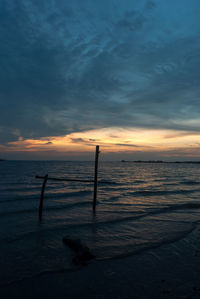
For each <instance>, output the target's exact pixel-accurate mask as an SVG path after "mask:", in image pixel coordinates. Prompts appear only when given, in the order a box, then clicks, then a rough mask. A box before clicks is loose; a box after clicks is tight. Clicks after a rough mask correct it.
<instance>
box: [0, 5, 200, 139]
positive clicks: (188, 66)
mask: <svg viewBox="0 0 200 299" xmlns="http://www.w3.org/2000/svg"><path fill="white" fill-rule="evenodd" d="M199 13H200V3H199V1H198V0H192V1H187V0H183V1H178V0H177V1H172V0H169V1H165V0H160V1H159V0H157V1H146V0H143V1H131V0H130V1H129V0H126V1H119V0H109V1H108V0H105V1H94V0H93V1H92V0H87V1H80V0H79V1H78V0H74V1H64V0H60V1H55V0H52V1H44V0H40V1H39V0H34V1H33V0H32V1H31V0H26V1H25V0H20V1H19V0H9V1H8V0H2V1H1V2H0V82H1V86H0V136H1V142H2V143H3V142H6V141H11V140H16V139H18V138H19V137H23V138H30V137H31V138H39V137H45V136H54V135H64V134H67V133H70V132H73V131H81V130H84V129H93V128H99V127H107V126H120V127H125V126H129V127H131V126H133V127H148V128H171V129H182V130H194V131H195V130H199V124H200V123H199V112H200V104H199V103H200V102H199V95H200V87H199V86H200V85H199V71H200V54H199V53H200V51H199V50H200V39H199V34H200V26H199V25H200V24H199Z"/></svg>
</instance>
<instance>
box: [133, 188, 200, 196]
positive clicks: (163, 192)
mask: <svg viewBox="0 0 200 299" xmlns="http://www.w3.org/2000/svg"><path fill="white" fill-rule="evenodd" d="M195 192H200V189H190V190H143V191H142V190H141V191H131V192H127V194H128V195H132V196H138V195H140V196H160V195H170V194H183V195H184V194H189V193H195Z"/></svg>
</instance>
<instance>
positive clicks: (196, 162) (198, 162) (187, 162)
mask: <svg viewBox="0 0 200 299" xmlns="http://www.w3.org/2000/svg"><path fill="white" fill-rule="evenodd" d="M121 162H123V163H165V164H166V163H182V164H200V161H162V160H148V161H143V160H137V161H126V160H121Z"/></svg>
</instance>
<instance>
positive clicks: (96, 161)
mask: <svg viewBox="0 0 200 299" xmlns="http://www.w3.org/2000/svg"><path fill="white" fill-rule="evenodd" d="M98 159H99V145H97V146H96V155H95V169H94V197H93V212H95V209H96V202H97V177H98Z"/></svg>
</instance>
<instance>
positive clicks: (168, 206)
mask: <svg viewBox="0 0 200 299" xmlns="http://www.w3.org/2000/svg"><path fill="white" fill-rule="evenodd" d="M93 171H94V165H93V163H92V162H63V161H57V162H56V161H51V162H50V161H49V162H31V161H30V162H22V161H18V162H17V161H4V162H3V163H1V169H0V215H1V220H0V221H1V225H0V239H1V244H2V245H1V248H0V253H1V254H0V256H1V260H0V267H1V269H2V271H1V272H2V273H4V274H3V277H2V278H1V284H5V283H8V282H10V281H15V280H16V279H25V278H26V277H30V276H34V275H38V274H39V273H43V272H44V271H59V269H65V270H67V269H72V268H73V267H75V266H74V265H72V263H71V261H72V257H73V253H72V252H71V250H70V249H69V248H67V247H66V246H65V245H64V244H63V242H62V238H63V236H65V235H68V236H70V237H73V238H77V239H78V238H79V239H81V241H82V242H83V243H84V244H87V246H89V247H90V249H91V251H92V252H93V253H94V254H95V255H96V256H97V259H106V258H115V257H122V256H126V255H130V254H134V253H136V252H137V253H138V252H140V251H141V250H144V249H148V248H151V247H154V246H158V245H160V244H163V243H165V242H170V241H172V240H176V239H178V238H181V237H183V236H184V235H186V234H187V233H189V232H190V231H191V230H192V229H194V227H195V224H196V223H197V222H198V221H199V217H198V216H199V209H200V203H199V196H200V184H199V183H200V180H199V178H200V167H199V165H198V164H196V165H195V164H148V163H145V164H142V163H140V164H134V163H130V164H129V163H116V162H109V163H108V162H107V163H100V168H99V187H98V205H97V211H96V215H93V213H92V198H93V193H92V192H93V186H92V185H91V184H90V183H77V182H50V181H48V182H47V187H46V191H45V199H44V211H43V220H42V222H41V223H39V221H38V206H39V198H40V191H41V184H42V181H39V180H36V179H35V175H36V174H37V175H42V176H43V175H45V174H46V173H48V174H49V176H51V177H66V178H71V177H73V178H80V179H92V178H93ZM108 182H109V184H108Z"/></svg>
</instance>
